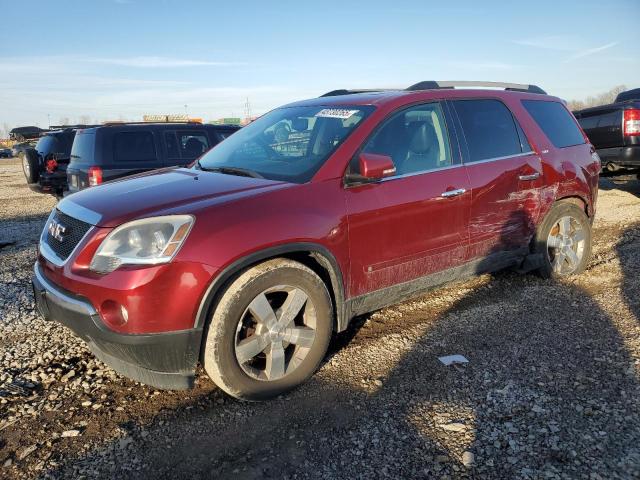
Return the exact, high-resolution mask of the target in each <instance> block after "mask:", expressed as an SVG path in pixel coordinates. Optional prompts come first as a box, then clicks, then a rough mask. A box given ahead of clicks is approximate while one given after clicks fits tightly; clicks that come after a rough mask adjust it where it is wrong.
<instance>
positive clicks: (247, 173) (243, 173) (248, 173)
mask: <svg viewBox="0 0 640 480" xmlns="http://www.w3.org/2000/svg"><path fill="white" fill-rule="evenodd" d="M196 165H197V166H198V168H199V169H200V170H202V171H203V172H216V173H224V174H225V175H238V176H240V177H251V178H264V177H263V176H262V175H260V174H259V173H258V172H254V171H253V170H249V169H248V168H239V167H204V166H203V165H202V164H201V163H200V160H198V161H197V162H196Z"/></svg>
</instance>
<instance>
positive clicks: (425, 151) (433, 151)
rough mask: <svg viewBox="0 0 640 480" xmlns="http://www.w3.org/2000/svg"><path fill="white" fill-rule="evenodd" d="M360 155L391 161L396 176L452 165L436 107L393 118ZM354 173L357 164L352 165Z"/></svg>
mask: <svg viewBox="0 0 640 480" xmlns="http://www.w3.org/2000/svg"><path fill="white" fill-rule="evenodd" d="M363 152H365V153H377V154H380V155H387V156H389V157H391V159H392V160H393V163H394V164H395V166H396V175H406V174H408V173H417V172H425V171H428V170H435V169H437V168H441V167H447V166H450V165H451V164H452V160H451V149H450V147H449V138H448V135H447V128H446V125H445V122H444V115H443V114H442V107H441V106H440V104H439V103H429V104H425V105H419V106H416V107H411V108H409V109H407V110H403V111H402V112H400V113H396V114H394V115H393V116H392V117H391V118H390V119H389V120H387V121H386V122H385V123H384V125H383V126H382V128H380V129H379V130H378V131H377V132H376V133H375V134H374V135H373V137H371V139H370V140H369V141H368V142H367V144H366V145H365V147H364V149H363ZM354 167H356V171H357V163H354Z"/></svg>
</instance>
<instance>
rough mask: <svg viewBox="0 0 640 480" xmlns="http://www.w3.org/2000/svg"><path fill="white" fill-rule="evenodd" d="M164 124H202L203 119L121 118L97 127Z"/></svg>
mask: <svg viewBox="0 0 640 480" xmlns="http://www.w3.org/2000/svg"><path fill="white" fill-rule="evenodd" d="M154 123H155V124H162V125H171V124H177V125H202V121H201V120H199V119H198V120H196V119H193V120H184V121H176V122H161V121H157V122H153V121H152V122H127V121H120V120H111V121H108V122H104V123H103V124H102V125H96V127H102V126H104V127H113V126H119V125H150V124H154Z"/></svg>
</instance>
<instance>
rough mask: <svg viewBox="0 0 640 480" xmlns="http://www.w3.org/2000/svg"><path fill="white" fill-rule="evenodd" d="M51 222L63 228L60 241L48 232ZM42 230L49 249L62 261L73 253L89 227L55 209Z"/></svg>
mask: <svg viewBox="0 0 640 480" xmlns="http://www.w3.org/2000/svg"><path fill="white" fill-rule="evenodd" d="M51 222H55V223H54V224H58V225H61V226H62V227H64V232H63V233H61V236H62V241H60V240H58V239H57V238H55V237H54V236H53V235H51V232H50V231H49V225H50V224H51ZM44 228H45V238H46V242H47V245H48V246H49V248H51V250H53V251H54V252H55V254H56V255H57V256H58V257H60V258H61V259H62V260H66V259H67V258H68V257H69V255H71V252H73V249H74V248H76V245H78V243H80V240H82V238H83V237H84V236H85V234H86V233H87V232H88V231H89V229H90V228H91V225H90V224H88V223H85V222H83V221H81V220H78V219H76V218H73V217H70V216H69V215H65V214H64V213H62V212H61V211H60V210H58V209H56V212H55V214H54V215H53V217H51V218H50V219H49V221H48V222H47V225H45V227H44Z"/></svg>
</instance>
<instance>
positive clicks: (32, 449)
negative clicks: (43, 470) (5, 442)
mask: <svg viewBox="0 0 640 480" xmlns="http://www.w3.org/2000/svg"><path fill="white" fill-rule="evenodd" d="M37 449H38V446H37V445H30V446H28V447H25V448H23V449H22V450H20V451H19V452H17V453H16V458H17V459H18V460H20V461H22V460H24V459H25V458H27V457H28V456H29V455H31V454H32V453H33V452H35V451H36V450H37Z"/></svg>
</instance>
